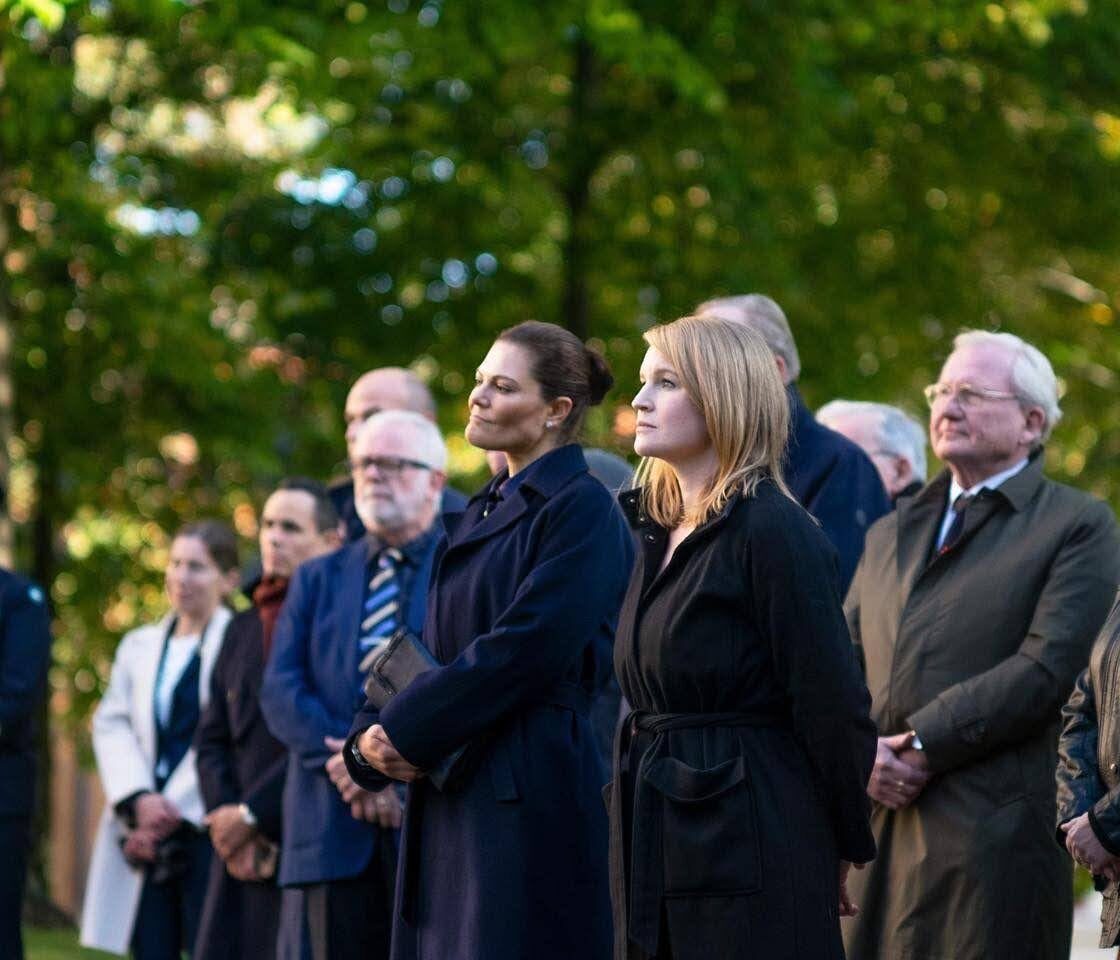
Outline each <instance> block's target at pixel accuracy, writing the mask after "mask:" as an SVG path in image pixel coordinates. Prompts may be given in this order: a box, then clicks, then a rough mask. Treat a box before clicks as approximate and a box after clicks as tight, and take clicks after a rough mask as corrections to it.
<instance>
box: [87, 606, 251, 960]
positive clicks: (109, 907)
mask: <svg viewBox="0 0 1120 960" xmlns="http://www.w3.org/2000/svg"><path fill="white" fill-rule="evenodd" d="M232 617H233V614H232V613H231V612H230V611H229V610H228V609H227V608H226V607H218V609H217V610H215V611H214V615H213V616H212V617H211V618H210V623H209V624H208V625H207V627H206V631H205V635H204V636H203V637H202V638H201V639H200V644H201V647H200V649H199V661H200V668H201V669H200V670H199V677H198V700H199V706H200V708H201V709H205V708H206V705H207V703H209V701H210V673H211V671H212V670H213V668H214V661H215V660H216V659H217V656H218V651H219V650H220V649H221V645H222V638H223V637H224V636H225V632H226V627H227V626H228V625H229V622H230V620H231V619H232ZM172 619H173V618H172V617H170V616H168V617H165V618H164V619H163V620H161V621H159V622H158V623H150V624H147V625H145V626H142V627H137V628H136V629H135V630H131V631H129V632H128V633H127V634H125V636H124V639H122V640H121V642H120V646H118V647H117V652H116V656H115V657H114V658H113V672H112V674H110V677H109V686H108V687H106V688H105V694H104V695H103V696H102V698H101V703H99V704H98V706H97V709H96V710H95V711H94V714H93V752H94V755H95V756H96V757H97V772H98V774H99V775H100V777H101V786H102V789H103V790H104V791H105V808H104V810H102V813H101V822H100V823H99V824H98V827H97V839H96V840H95V841H94V846H93V856H92V857H91V859H90V865H89V880H88V882H87V884H86V899H85V903H84V905H83V907H82V929H81V942H82V945H83V946H86V947H96V948H97V949H99V950H108V951H109V952H110V953H119V954H125V953H127V952H128V945H129V941H130V940H131V939H132V928H133V924H134V923H135V920H136V910H137V908H138V907H139V905H140V893H141V891H142V889H143V886H144V871H143V870H141V869H137V868H136V867H132V866H130V865H129V864H128V862H127V861H126V860H125V858H124V854H123V853H122V852H121V846H120V843H121V840H122V839H124V837H125V836H126V830H125V827H124V826H123V825H122V824H121V822H120V820H118V819H117V817H116V815H115V814H114V811H113V808H114V807H115V806H116V804H118V803H120V802H121V801H122V800H124V799H126V798H127V797H130V796H132V795H133V794H135V793H139V792H140V791H144V790H147V791H153V790H155V766H156V724H155V685H156V674H157V673H158V671H159V662H160V657H161V655H162V653H163V644H164V639H165V638H166V637H167V634H168V631H169V630H170V629H171V624H172ZM160 792H161V793H162V794H163V796H164V797H166V798H167V799H168V800H170V801H171V802H172V803H173V804H174V805H175V807H176V809H178V811H179V813H180V815H181V816H182V818H183V819H184V820H186V821H187V822H188V823H192V824H194V825H195V826H201V824H202V818H203V816H205V808H204V806H203V802H202V794H201V793H200V791H199V788H198V769H197V767H196V765H195V752H194V748H193V747H192V748H191V749H190V750H188V751H187V754H186V756H185V757H183V759H182V760H180V761H179V764H178V766H176V767H175V769H174V770H173V771H172V772H171V776H170V777H169V778H168V780H167V783H166V784H164V787H163V790H161V791H160Z"/></svg>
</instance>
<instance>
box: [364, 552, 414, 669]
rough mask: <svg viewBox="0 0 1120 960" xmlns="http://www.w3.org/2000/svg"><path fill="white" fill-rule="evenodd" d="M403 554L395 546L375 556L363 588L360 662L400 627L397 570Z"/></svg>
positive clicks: (399, 586) (399, 594) (399, 592)
mask: <svg viewBox="0 0 1120 960" xmlns="http://www.w3.org/2000/svg"><path fill="white" fill-rule="evenodd" d="M403 559H404V555H403V554H402V553H401V552H400V551H399V550H398V549H396V547H387V548H386V549H384V550H382V551H381V553H380V554H379V555H378V557H377V570H376V571H374V574H373V576H372V577H371V578H370V581H369V587H368V588H367V589H366V601H365V605H364V606H363V607H362V625H361V629H360V630H359V631H358V650H359V659H360V660H362V661H363V662H364V661H365V660H366V656H367V654H368V653H369V651H371V650H372V649H373V648H374V647H377V646H380V645H381V644H383V643H384V642H385V641H386V640H388V639H389V637H390V636H392V634H393V631H394V630H396V629H397V627H398V626H400V597H401V585H400V581H399V580H398V579H397V567H398V566H399V565H400V563H401V561H402V560H403Z"/></svg>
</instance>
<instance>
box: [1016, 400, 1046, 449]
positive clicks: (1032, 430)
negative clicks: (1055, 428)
mask: <svg viewBox="0 0 1120 960" xmlns="http://www.w3.org/2000/svg"><path fill="white" fill-rule="evenodd" d="M1024 417H1025V419H1026V423H1024V425H1023V430H1022V434H1021V440H1020V443H1021V445H1022V446H1024V447H1027V448H1028V449H1033V448H1034V447H1035V446H1036V445H1037V444H1038V441H1039V439H1040V438H1041V437H1042V431H1043V430H1044V429H1045V427H1046V414H1044V413H1043V412H1042V408H1041V407H1029V408H1028V409H1027V410H1026V412H1025V413H1024Z"/></svg>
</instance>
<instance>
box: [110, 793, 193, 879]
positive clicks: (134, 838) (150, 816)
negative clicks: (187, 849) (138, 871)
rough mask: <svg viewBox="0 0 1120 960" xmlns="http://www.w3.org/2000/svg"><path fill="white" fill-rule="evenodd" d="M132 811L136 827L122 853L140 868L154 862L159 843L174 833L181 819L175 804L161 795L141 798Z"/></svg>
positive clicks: (137, 800)
mask: <svg viewBox="0 0 1120 960" xmlns="http://www.w3.org/2000/svg"><path fill="white" fill-rule="evenodd" d="M133 810H134V812H135V815H136V826H135V828H133V830H131V831H130V832H129V834H128V837H127V838H126V839H125V842H124V847H123V848H122V852H123V853H124V857H125V859H126V860H127V861H128V862H129V863H131V864H133V865H134V866H140V865H143V864H146V863H152V862H153V861H154V860H155V858H156V848H157V847H158V846H159V842H160V841H161V840H165V839H166V838H167V837H169V836H171V834H172V833H174V832H175V830H176V828H177V827H178V826H179V824H180V823H182V817H181V816H180V815H179V810H178V808H177V807H176V806H175V804H173V803H172V802H171V801H170V800H168V799H167V798H166V797H164V796H163V795H162V794H159V793H143V794H141V795H140V796H139V797H137V798H136V802H135V804H134V806H133Z"/></svg>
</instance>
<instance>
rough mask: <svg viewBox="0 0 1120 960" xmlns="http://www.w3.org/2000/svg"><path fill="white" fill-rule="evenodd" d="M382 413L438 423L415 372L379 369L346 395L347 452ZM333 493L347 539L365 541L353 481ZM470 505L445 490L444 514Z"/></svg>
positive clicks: (432, 401) (333, 488)
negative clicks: (365, 426)
mask: <svg viewBox="0 0 1120 960" xmlns="http://www.w3.org/2000/svg"><path fill="white" fill-rule="evenodd" d="M382 410H411V411H412V412H413V413H418V414H420V415H421V416H422V417H427V418H428V419H429V420H431V421H432V422H433V423H435V420H436V402H435V399H434V398H433V397H432V392H431V391H430V390H429V389H428V387H427V386H426V385H425V383H424V381H423V380H421V379H420V378H419V377H418V376H416V374H415V373H413V372H412V371H411V370H406V369H404V368H403V367H377V368H376V369H374V370H368V371H366V372H365V373H363V374H362V375H361V376H360V377H358V379H357V380H355V381H354V385H353V386H352V387H351V388H350V392H349V393H348V394H347V395H346V406H345V408H344V411H343V417H344V418H345V420H346V449H347V451H349V450H350V447H351V446H352V444H353V442H354V440H355V439H356V438H357V436H358V429H359V428H360V427H361V425H362V424H363V423H365V422H366V421H367V420H368V419H369V418H370V417H372V416H373V415H374V414H376V413H380V412H381V411H382ZM330 494H331V500H332V501H333V502H334V506H335V509H336V510H337V511H338V515H339V516H340V517H341V518H342V523H343V525H344V526H345V528H346V539H347V540H361V539H363V538H364V537H365V535H366V528H365V525H364V524H363V523H362V520H361V517H359V516H358V511H357V510H356V509H355V508H354V481H353V479H349V480H343V481H341V482H339V483H334V484H331V487H330ZM466 504H467V498H466V497H465V496H463V494H461V493H460V492H459V491H458V490H455V489H453V488H451V487H448V486H445V487H444V488H443V500H442V504H441V509H442V511H443V512H445V513H448V512H450V513H456V512H459V511H461V510H462V509H463V508H464V507H465V506H466Z"/></svg>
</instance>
